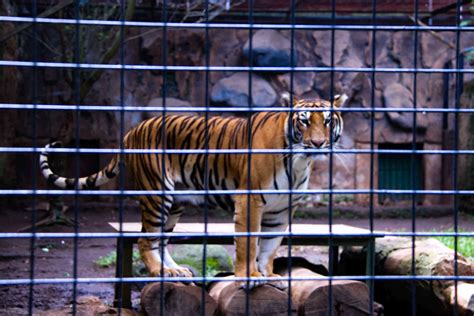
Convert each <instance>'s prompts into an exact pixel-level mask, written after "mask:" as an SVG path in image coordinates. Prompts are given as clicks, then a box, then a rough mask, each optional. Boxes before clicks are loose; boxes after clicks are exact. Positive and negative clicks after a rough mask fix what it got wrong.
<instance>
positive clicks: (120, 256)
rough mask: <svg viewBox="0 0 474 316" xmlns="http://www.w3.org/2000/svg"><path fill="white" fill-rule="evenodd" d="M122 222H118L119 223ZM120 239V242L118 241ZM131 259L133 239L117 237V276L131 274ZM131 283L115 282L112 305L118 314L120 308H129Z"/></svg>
mask: <svg viewBox="0 0 474 316" xmlns="http://www.w3.org/2000/svg"><path fill="white" fill-rule="evenodd" d="M121 224H122V223H119V225H121ZM119 241H120V242H119ZM132 261H133V239H132V238H126V237H125V238H124V237H120V238H117V264H116V267H115V269H116V270H115V275H116V276H117V277H119V278H122V277H131V276H132ZM130 285H131V284H130V283H129V282H117V283H115V297H114V306H116V307H117V308H118V311H119V314H120V313H121V310H120V309H121V308H131V307H132V302H131V286H130Z"/></svg>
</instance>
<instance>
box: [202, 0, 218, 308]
mask: <svg viewBox="0 0 474 316" xmlns="http://www.w3.org/2000/svg"><path fill="white" fill-rule="evenodd" d="M205 1H206V2H205V10H204V14H205V23H206V28H205V30H204V32H205V33H204V58H205V66H206V71H205V73H204V75H205V78H204V84H205V87H204V106H205V107H206V112H205V113H204V123H205V128H204V142H205V144H204V149H205V150H206V153H205V154H204V190H205V191H206V196H205V198H204V236H203V256H202V275H203V277H204V279H203V284H206V267H207V242H208V239H207V233H208V221H209V204H208V202H209V200H208V199H209V177H210V176H211V175H210V173H209V153H208V150H209V68H208V67H209V65H210V54H209V0H205ZM214 159H217V158H216V157H215V158H214ZM205 302H206V291H205V287H204V286H203V287H202V288H201V315H202V316H204V315H205V314H206V303H205Z"/></svg>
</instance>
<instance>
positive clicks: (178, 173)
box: [125, 112, 285, 210]
mask: <svg viewBox="0 0 474 316" xmlns="http://www.w3.org/2000/svg"><path fill="white" fill-rule="evenodd" d="M248 122H249V121H248V120H247V119H246V118H238V117H229V118H222V117H217V116H216V117H211V118H209V119H208V121H207V124H206V119H205V118H204V117H199V116H180V115H167V116H164V117H155V118H152V119H149V120H147V121H144V122H142V123H141V124H140V125H138V126H137V127H136V128H134V129H132V130H131V131H130V132H129V133H128V134H127V135H126V137H125V147H126V148H128V149H165V150H167V149H168V150H183V151H184V152H182V153H166V154H149V153H144V154H129V155H126V158H125V162H126V164H127V170H128V171H129V172H131V174H132V178H133V179H134V180H135V182H136V185H137V187H138V188H139V189H142V190H161V189H162V188H163V185H164V189H165V190H170V191H171V190H174V189H177V188H178V189H182V190H232V189H246V188H247V186H248V185H249V183H247V166H248V163H249V154H247V153H232V152H228V153H215V152H211V153H206V152H205V150H206V149H210V150H214V149H218V150H220V149H224V150H235V149H249V148H253V149H256V148H261V149H264V148H266V149H269V148H272V149H278V148H284V141H285V140H284V134H283V132H280V133H279V135H271V134H274V132H275V131H276V130H280V131H283V124H285V115H284V114H283V113H273V112H264V113H258V114H257V115H255V116H254V117H252V120H251V123H250V124H251V127H250V129H251V130H252V131H254V132H253V133H252V135H251V136H250V137H251V140H252V146H250V147H249V146H248V144H249V134H248ZM267 122H269V123H271V124H267ZM186 150H189V151H192V150H198V151H199V152H198V153H192V152H186ZM270 156H271V158H269V154H254V153H252V156H251V158H250V162H251V164H252V165H254V166H255V167H254V168H253V169H255V170H251V175H252V179H254V182H255V179H259V181H256V182H257V183H254V185H256V186H258V187H261V188H262V189H265V188H266V187H268V185H269V184H270V182H271V181H270V179H269V178H270V177H273V175H274V173H275V172H274V170H273V169H274V168H275V167H277V166H276V165H281V167H282V166H283V164H282V163H283V160H282V158H281V155H280V154H275V155H270ZM163 158H164V160H163ZM252 160H253V161H252ZM262 168H263V170H262ZM257 169H258V170H257ZM269 169H272V171H271V172H268V171H269ZM163 170H164V171H165V172H164V173H163ZM276 173H280V172H279V171H276ZM265 180H266V181H265ZM207 198H208V203H209V206H210V207H219V208H223V209H227V210H232V209H233V207H234V205H233V204H234V202H233V198H232V196H231V195H228V194H225V195H214V194H212V195H208V196H207ZM183 200H186V201H190V202H193V203H194V204H200V203H201V202H203V200H204V196H203V195H194V196H192V197H190V196H185V195H182V194H180V195H174V201H176V202H180V201H183Z"/></svg>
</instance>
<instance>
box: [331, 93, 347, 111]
mask: <svg viewBox="0 0 474 316" xmlns="http://www.w3.org/2000/svg"><path fill="white" fill-rule="evenodd" d="M347 99H349V97H348V96H347V94H345V93H344V94H336V95H335V96H334V106H335V107H336V108H342V107H343V106H344V104H345V103H346V101H347Z"/></svg>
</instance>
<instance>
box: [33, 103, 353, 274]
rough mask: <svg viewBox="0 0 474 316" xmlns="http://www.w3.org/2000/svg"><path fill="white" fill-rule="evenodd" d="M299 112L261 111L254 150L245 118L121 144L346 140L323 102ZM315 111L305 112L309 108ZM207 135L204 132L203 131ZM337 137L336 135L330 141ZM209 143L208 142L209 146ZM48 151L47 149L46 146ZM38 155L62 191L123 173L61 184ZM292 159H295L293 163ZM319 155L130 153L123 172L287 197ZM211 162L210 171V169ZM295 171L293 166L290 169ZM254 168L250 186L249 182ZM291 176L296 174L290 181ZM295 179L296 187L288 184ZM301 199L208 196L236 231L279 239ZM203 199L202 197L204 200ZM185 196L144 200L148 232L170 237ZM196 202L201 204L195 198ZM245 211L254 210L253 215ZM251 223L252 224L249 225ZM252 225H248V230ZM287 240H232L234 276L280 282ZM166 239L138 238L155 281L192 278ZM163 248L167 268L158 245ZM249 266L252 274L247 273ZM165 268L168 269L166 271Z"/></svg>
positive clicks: (266, 144)
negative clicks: (279, 257) (228, 214)
mask: <svg viewBox="0 0 474 316" xmlns="http://www.w3.org/2000/svg"><path fill="white" fill-rule="evenodd" d="M346 99H347V97H346V96H345V95H343V96H336V97H335V98H334V107H335V108H338V107H340V106H342V105H343V103H344V102H345V100H346ZM293 106H294V108H295V109H298V110H297V111H294V112H293V113H292V114H291V120H292V122H291V126H292V128H289V122H288V120H289V118H290V114H289V113H287V112H260V113H256V114H254V115H253V116H252V117H251V119H250V130H251V144H249V142H248V141H249V137H248V128H249V126H248V124H249V120H247V119H245V118H235V117H232V118H222V117H211V118H209V119H208V121H207V123H206V120H205V118H204V117H199V116H182V115H168V116H164V117H161V116H159V117H155V118H152V119H149V120H146V121H143V122H142V123H140V124H139V125H138V126H137V127H135V128H133V129H132V130H131V131H129V132H128V133H127V134H126V136H125V138H124V147H125V148H127V149H181V150H183V149H206V148H209V149H248V148H252V149H287V148H289V147H290V144H291V146H292V148H295V149H303V150H304V149H313V150H314V149H318V148H328V147H329V146H330V142H331V140H332V141H333V142H335V141H337V140H338V139H339V137H340V135H341V133H342V128H343V122H342V117H341V115H340V112H337V111H331V109H330V108H331V104H330V102H328V101H325V100H319V99H315V100H295V102H294V104H293ZM306 108H307V109H315V108H316V109H317V111H314V110H313V111H304V109H306ZM206 130H207V131H206ZM331 133H332V136H331ZM206 137H207V141H206ZM48 146H49V145H48ZM48 146H46V149H45V151H43V152H42V153H41V157H40V166H41V169H42V172H43V175H44V176H45V177H46V178H47V179H48V181H49V182H50V183H52V184H55V185H56V186H58V187H61V188H69V189H72V188H75V187H76V186H77V187H78V188H80V189H87V188H93V187H96V186H100V185H101V184H104V183H106V182H108V181H110V180H111V179H112V178H114V177H115V176H116V175H117V174H118V172H119V168H118V163H117V161H118V158H117V157H115V158H114V159H112V160H111V162H110V163H109V164H108V165H107V166H106V167H105V168H104V169H103V170H102V171H100V172H98V173H96V174H94V175H91V176H88V177H84V178H80V179H77V180H76V179H71V178H63V177H61V176H58V175H56V174H54V173H53V172H52V171H51V169H50V168H49V164H48V154H47V148H48ZM290 157H292V159H291V161H290ZM312 157H314V155H310V154H306V153H298V154H296V153H295V154H292V155H291V156H290V155H285V154H268V153H252V155H251V158H250V159H249V155H248V154H247V153H239V154H228V153H207V154H204V153H192V154H164V155H163V154H151V153H143V154H142V153H140V154H126V155H125V156H124V162H125V166H126V168H127V172H129V173H130V174H131V176H132V178H133V179H134V181H135V183H136V186H137V189H139V190H165V191H168V192H169V191H173V190H175V189H176V188H180V189H192V190H205V189H206V185H207V187H208V189H209V190H231V189H242V190H246V189H255V190H266V189H275V190H279V189H280V190H284V189H289V184H290V183H292V188H293V189H306V188H307V186H308V180H309V176H310V171H311V167H312V163H313V161H314V159H312ZM206 160H207V164H206ZM290 165H291V167H290ZM248 168H250V175H251V176H250V179H248V174H249V172H248ZM290 170H291V174H290ZM290 179H291V181H290ZM302 197H303V196H302V195H301V194H293V196H292V205H291V210H290V209H289V200H288V195H287V194H251V195H245V194H242V195H222V196H219V195H208V196H206V197H205V198H206V200H207V203H208V204H209V205H210V206H211V207H220V208H223V209H228V210H233V211H234V222H235V231H236V232H246V231H251V232H259V231H262V232H281V231H285V230H286V228H287V226H288V219H289V214H288V212H289V211H291V212H292V213H293V211H294V209H295V207H296V206H297V204H298V202H300V201H301V199H302ZM201 198H203V197H201ZM181 200H183V198H182V195H172V194H167V195H164V196H162V195H160V196H153V195H146V196H139V201H140V207H141V211H142V227H143V228H142V230H143V231H144V232H160V231H161V230H162V228H163V230H164V231H165V232H171V231H173V228H174V226H175V224H176V223H177V222H178V220H179V217H180V215H181V213H182V212H183V207H182V206H180V203H179V202H180V201H181ZM191 200H194V202H195V203H198V202H199V201H198V198H194V199H193V198H191ZM248 207H249V208H250V209H248ZM248 217H250V218H248ZM247 223H250V227H249V229H247ZM281 240H282V237H273V236H272V237H261V238H260V240H258V238H257V237H250V241H249V244H250V248H249V249H248V251H247V239H246V237H237V238H235V244H236V263H235V275H236V276H238V277H245V276H247V275H250V276H252V277H259V276H262V275H263V276H275V274H274V273H273V257H274V255H275V252H276V249H277V248H278V246H279V245H280V243H281ZM166 244H167V240H162V241H161V242H160V241H159V240H158V238H140V239H139V249H140V253H141V256H142V259H143V261H144V263H145V265H146V266H147V268H148V269H149V271H150V273H151V275H153V276H157V275H165V276H190V275H191V273H190V271H189V270H188V269H186V268H183V267H180V266H178V265H177V264H176V263H175V262H174V261H173V259H172V258H171V256H170V255H169V253H168V252H167V250H166ZM161 245H163V246H164V247H165V248H164V249H163V254H164V258H163V262H162V258H161V257H160V253H161V252H160V251H159V250H160V246H161ZM247 261H249V269H250V270H249V271H247ZM162 268H163V270H162Z"/></svg>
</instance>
